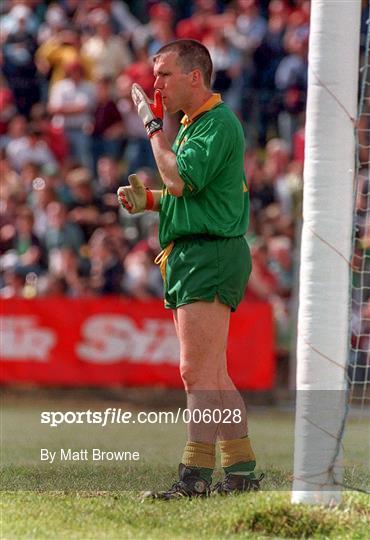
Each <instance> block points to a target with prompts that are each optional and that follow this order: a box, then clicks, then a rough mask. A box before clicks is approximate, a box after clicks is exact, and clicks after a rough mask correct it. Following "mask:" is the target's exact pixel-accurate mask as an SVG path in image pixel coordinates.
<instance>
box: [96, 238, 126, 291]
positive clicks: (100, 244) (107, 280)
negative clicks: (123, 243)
mask: <svg viewBox="0 0 370 540" xmlns="http://www.w3.org/2000/svg"><path fill="white" fill-rule="evenodd" d="M89 248H90V261H91V278H90V284H91V287H92V288H93V290H94V291H95V293H96V294H118V293H120V292H121V281H122V277H123V266H122V263H121V261H120V260H119V259H118V257H117V253H116V250H115V246H114V244H113V243H112V241H111V240H110V238H109V236H107V235H106V233H105V232H104V231H102V230H101V229H97V230H96V231H95V233H94V234H93V236H92V237H91V239H90V242H89Z"/></svg>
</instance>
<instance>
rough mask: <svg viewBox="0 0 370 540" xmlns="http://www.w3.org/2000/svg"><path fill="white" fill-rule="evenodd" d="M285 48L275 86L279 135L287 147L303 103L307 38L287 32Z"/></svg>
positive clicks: (305, 82)
mask: <svg viewBox="0 0 370 540" xmlns="http://www.w3.org/2000/svg"><path fill="white" fill-rule="evenodd" d="M284 44H285V50H286V51H287V53H288V55H287V56H285V57H284V58H283V59H282V60H281V61H280V63H279V65H278V67H277V70H276V74H275V84H276V88H277V90H279V91H280V106H281V111H280V113H279V118H278V121H279V132H280V133H281V137H282V138H283V139H284V140H285V142H286V143H287V144H288V145H289V147H290V145H291V140H292V136H293V133H294V132H295V131H296V130H297V129H298V118H299V115H300V114H301V113H302V112H303V111H304V108H305V103H306V93H307V48H308V36H307V35H305V34H303V36H301V35H300V33H299V30H295V31H290V32H287V34H286V36H285V38H284Z"/></svg>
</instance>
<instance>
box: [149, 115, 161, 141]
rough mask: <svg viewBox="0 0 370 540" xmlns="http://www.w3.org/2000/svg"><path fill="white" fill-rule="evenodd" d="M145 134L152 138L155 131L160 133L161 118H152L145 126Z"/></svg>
mask: <svg viewBox="0 0 370 540" xmlns="http://www.w3.org/2000/svg"><path fill="white" fill-rule="evenodd" d="M145 129H146V132H147V134H148V136H149V137H152V136H153V135H154V133H156V132H157V131H162V129H163V120H162V119H161V118H153V120H151V121H150V122H148V123H147V125H146V126H145Z"/></svg>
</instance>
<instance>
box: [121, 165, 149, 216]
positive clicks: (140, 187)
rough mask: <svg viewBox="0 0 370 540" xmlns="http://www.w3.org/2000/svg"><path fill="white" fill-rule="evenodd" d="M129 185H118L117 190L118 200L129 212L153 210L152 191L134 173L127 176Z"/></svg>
mask: <svg viewBox="0 0 370 540" xmlns="http://www.w3.org/2000/svg"><path fill="white" fill-rule="evenodd" d="M128 181H129V183H130V185H129V186H124V187H120V188H118V190H117V197H118V202H119V203H120V204H121V205H122V206H123V208H125V209H126V210H127V211H128V212H129V213H130V214H138V213H139V212H144V210H153V207H154V196H153V192H152V191H151V190H150V189H148V188H146V187H145V186H144V184H143V183H142V182H141V181H140V180H139V178H138V177H137V176H136V174H130V176H129V177H128Z"/></svg>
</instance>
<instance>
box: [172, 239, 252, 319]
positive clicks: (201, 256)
mask: <svg viewBox="0 0 370 540" xmlns="http://www.w3.org/2000/svg"><path fill="white" fill-rule="evenodd" d="M251 268H252V262H251V256H250V251H249V247H248V244H247V242H246V240H245V238H244V236H237V237H235V238H221V237H212V236H206V235H203V236H202V235H199V236H192V237H186V238H183V239H178V240H175V244H174V247H173V249H172V251H171V253H170V256H169V257H168V260H167V267H166V280H165V286H164V289H165V295H164V299H165V307H166V308H168V309H176V308H178V307H180V306H183V305H185V304H191V303H192V302H197V301H198V300H203V301H206V302H213V300H214V299H215V298H216V296H218V298H219V300H220V301H221V302H222V303H223V304H226V305H227V306H230V307H231V310H232V311H235V310H236V308H237V306H238V304H239V303H240V301H241V300H242V298H243V297H244V291H245V287H246V285H247V282H248V278H249V274H250V272H251Z"/></svg>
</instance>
